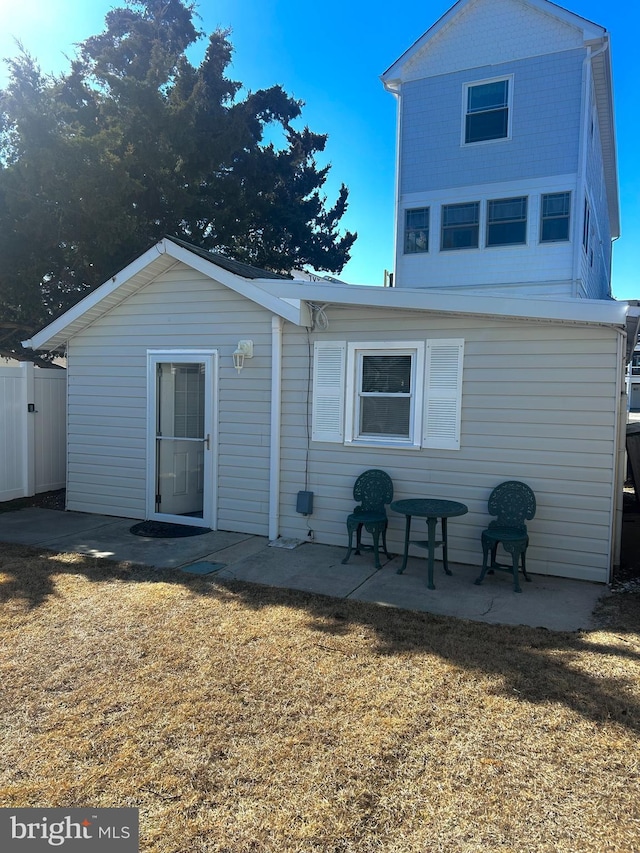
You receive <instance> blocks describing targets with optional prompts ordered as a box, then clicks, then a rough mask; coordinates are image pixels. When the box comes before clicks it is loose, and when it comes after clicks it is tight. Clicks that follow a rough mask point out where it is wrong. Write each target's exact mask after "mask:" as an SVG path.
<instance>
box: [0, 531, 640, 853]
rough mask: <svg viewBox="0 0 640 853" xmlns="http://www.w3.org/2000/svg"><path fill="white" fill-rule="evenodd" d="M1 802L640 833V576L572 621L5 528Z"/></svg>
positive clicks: (244, 820)
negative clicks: (350, 598)
mask: <svg viewBox="0 0 640 853" xmlns="http://www.w3.org/2000/svg"><path fill="white" fill-rule="evenodd" d="M0 593H1V602H2V603H1V607H0V637H1V648H2V657H1V661H0V681H1V688H2V689H1V696H0V747H1V752H2V762H1V766H0V806H13V807H20V806H41V807H44V806H65V807H71V806H96V807H101V806H135V807H139V809H140V822H141V850H143V851H153V853H156V851H157V853H169V851H171V853H183V851H184V853H187V851H188V852H189V853H191V851H212V852H213V851H218V853H222V851H227V852H228V853H244V851H247V853H249V851H250V852H251V853H267V851H269V853H294V851H295V853H320V851H322V853H330V852H331V853H333V851H335V853H338V851H341V853H351V851H353V853H369V851H376V853H378V851H380V853H409V851H411V852H412V853H431V851H446V853H472V851H473V853H475V851H514V853H534V851H535V852H536V853H537V851H545V852H546V851H548V853H567V852H568V851H571V853H589V851H593V853H605V851H625V853H633V851H638V850H640V786H639V784H638V782H639V749H638V729H639V726H640V714H639V709H640V689H639V684H640V678H639V676H640V619H639V614H640V596H638V595H633V594H629V595H625V596H618V597H617V599H616V602H615V606H614V605H611V606H614V610H611V609H610V611H609V614H608V619H609V622H610V626H609V627H606V628H603V629H602V630H600V631H597V632H592V633H584V634H560V633H554V632H550V631H545V630H542V629H529V628H514V627H502V626H491V625H483V624H475V623H471V622H465V621H460V620H455V619H446V618H441V617H436V616H431V615H429V614H417V613H410V612H406V611H398V610H394V609H391V608H384V607H378V606H374V605H367V604H361V603H356V602H346V601H341V600H334V599H329V598H324V597H321V596H315V595H307V594H304V593H298V592H293V591H287V590H277V589H271V588H266V587H265V588H263V587H260V586H254V585H249V584H241V583H223V582H221V581H216V580H206V579H201V578H189V577H187V576H186V575H181V574H179V573H171V572H161V573H160V572H154V571H151V570H143V569H140V568H139V567H138V568H136V567H132V566H128V565H125V564H116V563H108V562H106V561H97V560H94V559H91V558H85V557H80V556H76V555H60V554H52V553H50V552H41V551H37V550H35V549H28V548H25V547H22V546H12V545H4V546H0Z"/></svg>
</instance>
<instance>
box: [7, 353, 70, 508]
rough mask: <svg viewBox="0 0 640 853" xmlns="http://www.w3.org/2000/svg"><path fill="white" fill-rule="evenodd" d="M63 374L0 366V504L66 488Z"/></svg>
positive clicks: (64, 378)
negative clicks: (0, 502)
mask: <svg viewBox="0 0 640 853" xmlns="http://www.w3.org/2000/svg"><path fill="white" fill-rule="evenodd" d="M66 399H67V371H66V370H54V369H47V368H41V367H38V368H34V366H33V364H30V363H23V364H21V365H20V366H19V367H0V501H9V500H13V499H14V498H23V497H28V496H30V495H35V494H36V493H38V492H48V491H51V490H53V489H62V488H64V486H65V483H66V444H67V440H66V427H67V417H66Z"/></svg>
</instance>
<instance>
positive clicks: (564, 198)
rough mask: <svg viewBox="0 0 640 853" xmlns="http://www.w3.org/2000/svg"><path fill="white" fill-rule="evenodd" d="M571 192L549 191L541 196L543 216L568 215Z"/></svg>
mask: <svg viewBox="0 0 640 853" xmlns="http://www.w3.org/2000/svg"><path fill="white" fill-rule="evenodd" d="M570 198H571V193H551V194H549V195H543V196H542V215H543V216H568V215H569V204H570Z"/></svg>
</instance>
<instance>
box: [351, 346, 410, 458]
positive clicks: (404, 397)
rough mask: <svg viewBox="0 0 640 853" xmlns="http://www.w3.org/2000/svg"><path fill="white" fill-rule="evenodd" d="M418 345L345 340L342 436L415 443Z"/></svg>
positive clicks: (357, 440)
mask: <svg viewBox="0 0 640 853" xmlns="http://www.w3.org/2000/svg"><path fill="white" fill-rule="evenodd" d="M423 370H424V343H422V342H417V343H406V344H387V343H385V344H383V345H380V344H348V347H347V411H346V429H345V439H346V441H347V442H349V443H351V442H353V443H366V444H372V443H378V442H382V443H384V444H388V445H404V446H407V445H408V446H414V447H419V446H420V439H421V436H420V423H421V406H422V386H423V379H422V377H423Z"/></svg>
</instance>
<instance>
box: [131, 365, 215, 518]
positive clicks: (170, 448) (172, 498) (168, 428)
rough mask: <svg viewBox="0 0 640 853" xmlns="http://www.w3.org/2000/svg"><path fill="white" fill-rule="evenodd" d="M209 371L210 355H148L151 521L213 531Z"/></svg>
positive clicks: (211, 369)
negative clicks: (189, 525)
mask: <svg viewBox="0 0 640 853" xmlns="http://www.w3.org/2000/svg"><path fill="white" fill-rule="evenodd" d="M213 368H214V355H213V354H200V353H188V354H187V353H177V352H166V353H154V354H150V357H149V460H150V463H151V464H150V468H149V472H148V477H149V484H148V513H147V514H148V516H149V518H156V519H160V518H162V519H164V520H165V521H175V522H178V523H180V524H192V525H201V526H205V527H212V526H213V517H212V515H213V512H212V511H213V435H212V427H213V396H214V394H213V391H214V376H213V373H214V371H213Z"/></svg>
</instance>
